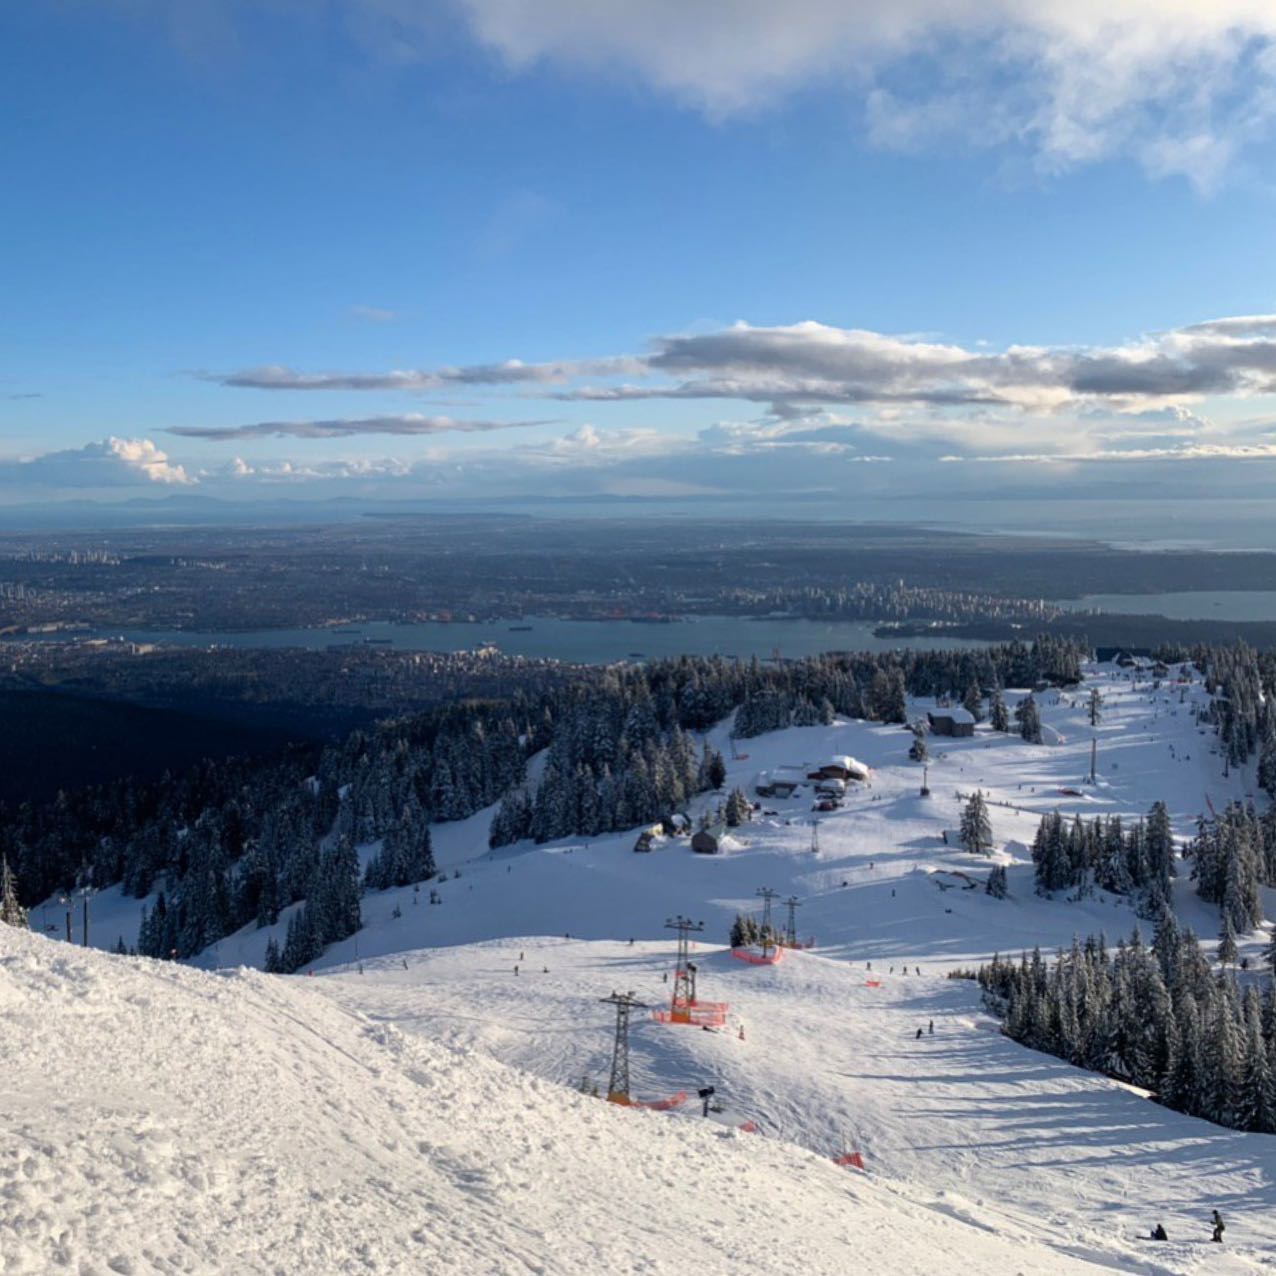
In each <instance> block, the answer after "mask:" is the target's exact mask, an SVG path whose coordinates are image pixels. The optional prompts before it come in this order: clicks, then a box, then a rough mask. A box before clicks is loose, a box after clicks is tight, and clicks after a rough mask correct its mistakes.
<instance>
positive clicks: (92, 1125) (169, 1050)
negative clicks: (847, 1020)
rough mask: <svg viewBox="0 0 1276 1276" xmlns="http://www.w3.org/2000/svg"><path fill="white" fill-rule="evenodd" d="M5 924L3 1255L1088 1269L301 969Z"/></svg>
mask: <svg viewBox="0 0 1276 1276" xmlns="http://www.w3.org/2000/svg"><path fill="white" fill-rule="evenodd" d="M0 931H2V932H3V933H0V1010H2V1011H3V1014H2V1015H0V1057H3V1058H4V1059H5V1061H6V1069H5V1084H4V1086H3V1087H2V1088H0V1130H3V1132H4V1133H3V1136H2V1137H0V1233H2V1234H3V1237H4V1241H3V1246H2V1248H0V1253H2V1255H3V1270H4V1272H5V1273H6V1276H18V1274H21V1276H47V1273H49V1272H53V1271H74V1272H77V1273H82V1274H85V1276H87V1274H88V1273H102V1274H103V1276H105V1274H106V1273H119V1274H120V1276H143V1274H144V1273H176V1272H183V1273H203V1272H210V1273H211V1272H215V1273H231V1272H233V1273H236V1274H239V1273H245V1274H248V1273H307V1274H314V1273H325V1274H326V1273H333V1274H336V1273H345V1272H359V1273H420V1272H425V1271H428V1272H445V1273H457V1274H458V1276H459V1274H462V1273H463V1274H464V1276H475V1274H476V1273H489V1274H493V1276H495V1274H497V1273H500V1274H504V1273H513V1272H542V1273H546V1274H547V1276H548V1274H549V1273H553V1274H554V1276H568V1274H570V1273H581V1274H582V1276H584V1274H589V1276H595V1274H596V1273H598V1272H603V1271H611V1272H617V1273H621V1272H645V1273H655V1272H675V1271H695V1272H703V1273H727V1272H734V1271H740V1270H750V1271H756V1272H775V1273H779V1272H791V1271H794V1270H797V1271H802V1272H808V1273H830V1276H831V1274H832V1273H843V1272H845V1271H846V1270H847V1264H848V1263H849V1262H852V1261H854V1263H855V1264H856V1265H857V1266H858V1265H861V1264H863V1265H865V1266H867V1267H869V1268H870V1269H872V1270H877V1271H889V1272H917V1273H922V1272H934V1271H956V1270H959V1269H967V1270H976V1271H979V1272H984V1273H1006V1274H1007V1276H1010V1274H1011V1273H1047V1272H1050V1273H1073V1272H1076V1273H1082V1272H1088V1271H1096V1272H1097V1271H1099V1270H1101V1268H1100V1267H1098V1266H1095V1265H1093V1264H1090V1263H1087V1262H1084V1261H1081V1260H1072V1259H1068V1258H1064V1257H1061V1256H1059V1255H1057V1254H1056V1253H1053V1252H1051V1251H1049V1250H1046V1249H1044V1248H1042V1247H1041V1246H1040V1245H1038V1244H1036V1243H1035V1242H1034V1241H1033V1240H1032V1239H1031V1238H1028V1237H1024V1236H1021V1235H1017V1234H1006V1235H998V1234H996V1233H995V1232H993V1231H991V1230H989V1229H988V1228H987V1227H986V1226H983V1225H980V1224H978V1223H974V1222H968V1221H965V1220H964V1219H963V1218H962V1217H960V1216H959V1215H960V1212H957V1213H954V1212H951V1211H949V1212H945V1211H944V1210H942V1209H932V1208H928V1207H927V1206H926V1204H925V1203H923V1202H922V1201H919V1200H916V1199H913V1198H912V1197H910V1196H909V1195H908V1194H907V1193H905V1192H902V1191H900V1190H897V1189H895V1188H892V1187H879V1186H877V1185H875V1184H874V1183H873V1182H872V1181H871V1180H868V1179H866V1178H864V1177H863V1176H860V1175H857V1174H855V1173H854V1172H852V1171H848V1170H845V1169H841V1168H839V1167H837V1166H834V1165H832V1164H831V1163H829V1162H828V1161H827V1160H826V1159H824V1158H821V1157H817V1156H815V1155H812V1154H810V1153H807V1152H804V1151H802V1150H800V1149H797V1148H795V1147H792V1146H790V1145H788V1144H785V1143H783V1142H780V1141H776V1140H772V1139H759V1138H755V1137H751V1136H748V1135H743V1134H739V1133H735V1132H728V1131H724V1130H721V1129H718V1128H709V1127H706V1126H705V1125H703V1124H697V1123H693V1122H688V1121H673V1120H670V1119H668V1118H666V1117H663V1116H658V1115H655V1114H647V1113H636V1112H626V1111H623V1110H621V1109H617V1108H613V1107H611V1106H610V1105H607V1104H604V1103H600V1102H598V1101H596V1100H593V1099H589V1098H585V1097H583V1096H580V1095H574V1094H572V1093H570V1092H569V1091H567V1090H564V1089H562V1088H561V1087H558V1086H554V1085H549V1084H546V1083H545V1082H543V1081H539V1080H537V1079H535V1078H534V1077H530V1076H527V1075H526V1074H523V1073H520V1072H517V1071H514V1070H512V1069H510V1068H508V1067H506V1066H504V1065H502V1064H500V1063H498V1062H495V1061H494V1060H492V1059H490V1058H488V1057H487V1056H486V1055H485V1054H484V1053H482V1052H481V1051H478V1050H475V1049H473V1048H465V1049H454V1048H451V1047H450V1046H448V1045H447V1044H440V1043H435V1042H432V1041H429V1040H427V1039H425V1038H423V1037H420V1036H417V1035H409V1034H404V1033H401V1032H399V1031H397V1030H396V1029H395V1028H394V1027H392V1026H385V1025H380V1024H377V1023H375V1022H373V1021H371V1020H369V1019H368V1018H366V1017H364V1016H363V1015H361V1014H359V1013H355V1012H350V1011H348V1010H345V1009H342V1008H341V1007H339V1006H338V1005H337V1004H336V1003H335V1002H334V1001H333V1000H331V999H330V998H328V997H326V996H324V995H322V993H321V992H320V991H319V990H318V989H317V988H316V987H315V986H314V984H313V983H311V981H308V980H304V979H283V978H277V977H267V976H263V975H259V974H254V973H250V972H244V971H241V972H235V973H226V974H221V975H210V974H205V973H202V972H199V971H193V970H189V969H186V968H184V967H179V966H170V965H162V964H159V963H155V962H151V961H147V960H144V959H129V958H118V957H112V956H109V955H104V954H100V953H94V952H85V951H82V950H74V949H70V948H68V947H65V946H62V945H59V944H55V943H53V942H51V941H49V940H46V939H43V938H41V937H39V936H35V935H28V934H24V933H20V932H17V931H11V930H9V929H8V928H0ZM325 982H326V981H325Z"/></svg>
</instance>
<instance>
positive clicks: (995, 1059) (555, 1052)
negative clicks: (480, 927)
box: [313, 938, 1276, 1273]
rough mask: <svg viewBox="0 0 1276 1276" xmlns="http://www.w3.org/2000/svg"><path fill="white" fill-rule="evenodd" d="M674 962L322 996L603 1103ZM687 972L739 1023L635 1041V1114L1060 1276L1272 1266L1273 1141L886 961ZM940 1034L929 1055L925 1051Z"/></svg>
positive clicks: (433, 981)
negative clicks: (661, 1108)
mask: <svg viewBox="0 0 1276 1276" xmlns="http://www.w3.org/2000/svg"><path fill="white" fill-rule="evenodd" d="M520 956H521V957H522V958H523V960H522V961H520V960H519V959H520ZM674 957H675V945H674V942H673V941H672V940H669V941H652V942H638V941H636V942H635V944H634V945H633V946H632V947H631V946H630V945H629V943H628V941H623V942H619V943H618V942H616V941H593V942H590V941H578V940H564V939H561V938H558V939H532V938H528V939H517V940H514V941H492V942H488V943H483V944H476V945H471V946H465V947H458V948H446V949H430V950H426V951H422V952H417V953H412V954H409V955H406V956H401V957H386V958H380V959H376V960H373V961H371V962H365V963H364V966H363V971H362V973H359V971H358V968H346V969H344V970H339V971H336V972H333V973H332V974H331V975H330V976H329V977H325V978H321V979H316V980H314V981H313V983H314V984H315V985H316V986H317V987H318V988H319V989H320V990H321V991H324V992H327V993H328V994H329V995H330V996H332V997H334V998H335V999H336V1000H337V1002H338V1003H339V1004H341V1005H343V1006H346V1007H348V1008H350V1009H352V1010H358V1011H359V1012H361V1013H365V1014H368V1015H369V1016H371V1017H372V1018H373V1019H374V1020H376V1021H378V1022H381V1023H385V1024H390V1025H393V1026H394V1027H396V1028H399V1029H401V1030H402V1031H404V1032H405V1033H410V1034H415V1035H418V1036H420V1037H421V1038H422V1039H425V1040H430V1041H438V1042H443V1043H446V1044H448V1045H451V1046H454V1047H456V1048H458V1049H465V1050H469V1049H473V1050H477V1051H480V1052H482V1053H484V1054H491V1055H493V1056H495V1057H497V1058H500V1059H502V1060H504V1061H506V1062H508V1063H511V1064H513V1065H515V1066H517V1067H519V1068H521V1069H524V1070H526V1071H528V1072H532V1073H535V1074H536V1075H538V1076H542V1077H545V1078H547V1079H550V1080H553V1081H557V1082H559V1083H561V1084H562V1085H563V1086H564V1087H579V1086H580V1085H581V1082H582V1079H583V1078H586V1077H587V1078H589V1080H590V1081H592V1082H593V1083H595V1084H596V1085H598V1087H599V1088H600V1089H601V1090H602V1091H604V1092H605V1090H606V1087H607V1080H608V1066H609V1060H610V1049H611V1031H612V1022H613V1021H612V1011H611V1007H609V1006H606V1005H603V1004H600V1002H599V998H602V997H605V996H607V994H608V993H609V992H611V991H612V990H613V989H619V990H632V991H633V992H634V993H635V994H636V995H637V996H638V997H639V998H640V999H642V1000H643V1001H645V1002H647V1003H648V1004H650V1005H652V1006H656V1005H661V1004H666V1005H667V1003H668V999H669V995H670V984H669V983H666V982H664V981H663V978H662V977H663V976H664V975H666V974H667V973H669V972H671V971H672V967H673V964H674ZM692 959H693V960H694V961H695V962H696V963H697V965H698V967H699V976H698V977H699V990H700V996H701V997H702V998H705V999H708V1000H713V1001H725V1002H727V1003H729V1005H730V1012H729V1017H728V1024H727V1027H726V1028H725V1029H724V1030H722V1031H712V1032H710V1031H704V1030H702V1029H698V1028H694V1027H685V1026H679V1025H667V1024H660V1023H656V1022H653V1021H652V1019H651V1017H650V1015H649V1014H643V1015H637V1016H636V1018H635V1022H634V1028H633V1030H632V1033H631V1053H632V1064H631V1068H632V1075H633V1085H632V1091H631V1093H632V1094H633V1097H634V1098H635V1099H637V1100H639V1101H647V1102H650V1101H652V1100H657V1099H661V1098H665V1097H667V1096H670V1095H673V1094H676V1093H678V1092H679V1091H687V1092H688V1093H689V1094H690V1096H691V1097H690V1099H689V1101H688V1102H687V1104H686V1105H684V1106H683V1107H682V1108H680V1109H679V1110H678V1111H677V1112H676V1113H674V1114H671V1115H669V1116H666V1117H664V1118H663V1119H664V1120H665V1121H666V1122H667V1123H669V1124H671V1125H679V1126H684V1125H693V1126H698V1125H703V1124H711V1123H712V1121H718V1122H723V1123H726V1124H728V1125H730V1126H731V1127H733V1128H734V1127H738V1126H740V1125H741V1124H743V1123H746V1122H753V1123H755V1124H756V1126H757V1127H758V1134H750V1135H747V1136H745V1137H747V1138H749V1139H752V1140H755V1141H756V1142H758V1143H766V1142H771V1141H777V1140H778V1141H783V1142H786V1143H794V1144H797V1145H799V1146H802V1147H804V1148H807V1149H809V1150H810V1151H812V1152H813V1153H815V1154H817V1155H819V1156H821V1157H824V1158H828V1159H830V1160H831V1158H833V1157H835V1156H837V1155H839V1154H842V1153H845V1152H850V1151H858V1152H860V1153H861V1154H862V1155H863V1157H864V1160H865V1166H866V1170H867V1177H868V1179H869V1180H870V1181H871V1182H873V1183H874V1184H876V1185H878V1186H879V1187H880V1188H881V1189H882V1190H883V1191H886V1192H888V1193H889V1194H891V1195H892V1196H894V1197H897V1198H898V1199H901V1200H907V1201H909V1202H910V1203H913V1204H920V1205H924V1206H925V1207H926V1208H928V1209H929V1210H931V1211H933V1212H935V1213H937V1214H940V1215H942V1216H945V1217H951V1218H954V1219H958V1220H961V1221H963V1222H966V1223H969V1224H970V1225H972V1226H975V1227H978V1228H980V1229H981V1230H982V1231H984V1232H986V1233H987V1234H988V1235H993V1236H998V1237H1002V1238H1006V1239H1014V1240H1015V1241H1017V1242H1021V1243H1025V1244H1027V1243H1032V1244H1038V1245H1042V1246H1046V1247H1048V1248H1049V1249H1050V1251H1051V1253H1052V1254H1053V1255H1054V1256H1055V1258H1054V1259H1053V1260H1052V1261H1057V1262H1058V1264H1059V1266H1058V1270H1060V1271H1063V1270H1066V1263H1067V1261H1068V1260H1072V1259H1084V1260H1086V1261H1089V1262H1093V1263H1096V1264H1099V1265H1103V1266H1107V1267H1109V1268H1114V1269H1116V1270H1118V1271H1128V1272H1135V1271H1137V1272H1207V1271H1208V1272H1219V1273H1227V1272H1253V1271H1259V1270H1271V1267H1272V1265H1273V1264H1276V1139H1273V1138H1271V1137H1270V1136H1264V1135H1248V1134H1241V1133H1237V1132H1235V1131H1230V1130H1224V1129H1221V1128H1219V1127H1217V1126H1212V1125H1210V1124H1208V1123H1206V1122H1203V1121H1199V1120H1195V1119H1193V1118H1191V1117H1186V1116H1182V1115H1180V1114H1178V1113H1174V1112H1169V1111H1167V1110H1166V1109H1164V1108H1161V1107H1159V1106H1157V1105H1156V1104H1153V1103H1152V1102H1150V1101H1149V1100H1148V1099H1147V1098H1145V1097H1144V1096H1142V1095H1141V1094H1140V1093H1138V1092H1136V1091H1133V1090H1131V1089H1130V1088H1129V1087H1125V1086H1122V1085H1119V1084H1117V1083H1115V1082H1112V1081H1109V1080H1107V1079H1106V1078H1104V1077H1101V1076H1098V1075H1097V1074H1094V1073H1089V1072H1085V1071H1082V1070H1080V1069H1077V1068H1073V1067H1070V1066H1069V1065H1068V1064H1066V1063H1064V1062H1062V1061H1061V1060H1058V1059H1055V1058H1053V1057H1051V1056H1048V1055H1043V1054H1038V1053H1036V1052H1033V1051H1030V1050H1026V1049H1024V1048H1023V1047H1022V1046H1020V1045H1018V1044H1016V1043H1015V1042H1012V1041H1010V1040H1009V1039H1008V1038H1005V1037H1003V1036H1001V1035H1000V1032H999V1025H998V1024H997V1023H995V1022H994V1021H993V1020H992V1019H991V1018H990V1017H989V1016H988V1015H987V1014H985V1013H984V1012H983V1011H982V1009H981V1008H980V1004H979V997H978V989H977V987H976V986H975V985H973V984H971V983H969V982H968V981H964V980H960V981H959V980H949V979H945V978H939V977H936V976H933V975H926V974H923V975H921V976H918V975H916V974H909V975H907V976H905V975H903V974H901V973H900V972H899V969H898V968H897V970H896V974H895V975H891V974H889V973H888V972H887V971H886V970H882V971H879V970H878V969H877V966H878V963H877V962H874V971H873V972H872V974H871V975H870V974H869V972H867V971H865V969H864V967H863V965H862V964H861V963H856V964H852V963H848V962H845V961H841V960H836V959H830V958H827V957H822V956H819V955H817V954H812V953H804V952H794V953H788V954H786V956H785V958H784V960H783V961H782V962H781V963H780V964H779V965H777V966H772V967H756V966H746V965H744V964H742V963H740V962H738V961H734V960H732V959H731V957H730V955H729V952H728V951H727V950H724V949H723V948H722V947H721V946H716V945H715V946H709V945H701V946H700V947H699V948H698V949H697V951H696V952H694V953H693V954H692ZM515 962H518V964H519V967H520V973H519V974H518V976H515V975H514V974H513V966H514V963H515ZM669 978H670V979H672V974H669ZM870 980H873V981H875V982H877V983H878V984H880V986H879V987H871V986H869V981H870ZM932 1021H933V1023H934V1035H930V1034H929V1033H928V1032H926V1031H925V1030H926V1029H927V1027H928V1025H929V1024H930V1023H931V1022H932ZM741 1027H743V1029H744V1037H743V1039H742V1038H741V1036H740V1029H741ZM919 1027H920V1028H921V1029H922V1030H923V1036H922V1038H921V1039H920V1040H919V1039H918V1038H917V1037H916V1031H917V1029H918V1028H919ZM702 1086H713V1087H714V1088H715V1089H716V1091H717V1094H716V1096H715V1099H716V1101H719V1102H721V1103H722V1105H723V1107H724V1111H723V1112H722V1113H720V1114H717V1115H716V1116H715V1117H714V1118H712V1119H711V1122H705V1121H704V1120H703V1118H702V1117H701V1115H700V1106H699V1104H698V1102H697V1101H696V1091H697V1090H698V1089H699V1088H700V1087H702ZM692 1190H693V1191H694V1192H695V1193H696V1194H698V1193H699V1191H700V1188H699V1185H695V1186H694V1187H693V1189H692ZM1214 1207H1217V1208H1219V1209H1220V1210H1221V1211H1222V1212H1223V1214H1224V1216H1225V1217H1226V1218H1227V1220H1228V1233H1227V1235H1228V1242H1229V1243H1228V1245H1227V1247H1226V1249H1225V1250H1224V1251H1220V1249H1219V1247H1218V1246H1210V1245H1208V1244H1205V1243H1204V1242H1207V1241H1208V1237H1209V1228H1208V1226H1207V1221H1208V1214H1209V1210H1210V1209H1211V1208H1214ZM1156 1222H1162V1223H1164V1225H1165V1227H1166V1229H1167V1231H1168V1233H1169V1235H1170V1237H1171V1241H1170V1243H1169V1244H1166V1245H1158V1246H1155V1247H1153V1250H1152V1252H1149V1245H1150V1242H1147V1241H1143V1240H1140V1239H1138V1237H1140V1236H1146V1235H1147V1233H1148V1231H1149V1230H1150V1229H1151V1227H1152V1226H1153V1225H1154V1224H1155V1223H1156ZM883 1270H885V1271H887V1272H899V1271H911V1270H913V1269H912V1268H911V1267H910V1266H908V1265H906V1264H905V1265H887V1266H886V1267H885V1268H884V1269H883ZM923 1270H927V1271H945V1270H950V1269H948V1268H945V1267H944V1265H943V1264H942V1263H935V1264H932V1265H931V1266H929V1267H927V1268H924V1269H923Z"/></svg>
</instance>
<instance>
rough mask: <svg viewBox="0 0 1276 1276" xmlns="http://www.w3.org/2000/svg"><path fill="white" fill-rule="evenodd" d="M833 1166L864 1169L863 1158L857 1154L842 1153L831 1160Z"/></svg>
mask: <svg viewBox="0 0 1276 1276" xmlns="http://www.w3.org/2000/svg"><path fill="white" fill-rule="evenodd" d="M833 1164H834V1165H853V1166H854V1167H855V1168H856V1169H857V1170H862V1169H863V1168H864V1158H863V1157H862V1156H861V1155H860V1154H859V1153H858V1152H844V1153H843V1154H842V1155H841V1156H835V1157H834V1158H833Z"/></svg>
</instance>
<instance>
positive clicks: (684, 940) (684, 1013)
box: [665, 913, 704, 1023]
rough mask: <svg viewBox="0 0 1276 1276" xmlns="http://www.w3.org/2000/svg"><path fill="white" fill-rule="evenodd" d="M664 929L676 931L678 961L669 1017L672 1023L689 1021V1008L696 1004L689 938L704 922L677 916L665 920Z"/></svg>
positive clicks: (702, 928)
mask: <svg viewBox="0 0 1276 1276" xmlns="http://www.w3.org/2000/svg"><path fill="white" fill-rule="evenodd" d="M665 929H666V930H676V931H677V932H678V961H677V965H676V966H675V967H674V972H673V999H672V1000H671V1001H670V1003H669V1014H670V1018H671V1020H672V1021H673V1022H674V1023H690V1022H691V1008H692V1006H694V1005H695V1004H696V983H695V967H694V966H692V964H691V939H690V937H691V936H692V935H695V934H699V933H700V932H701V931H703V930H704V922H693V921H691V919H690V918H687V917H683V915H682V914H681V913H679V914H678V916H677V917H672V918H670V919H669V920H668V921H667V922H665Z"/></svg>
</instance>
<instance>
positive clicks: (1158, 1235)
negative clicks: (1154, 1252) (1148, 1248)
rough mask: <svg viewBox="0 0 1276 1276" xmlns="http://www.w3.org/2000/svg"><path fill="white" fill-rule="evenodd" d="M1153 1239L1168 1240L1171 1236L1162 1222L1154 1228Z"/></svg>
mask: <svg viewBox="0 0 1276 1276" xmlns="http://www.w3.org/2000/svg"><path fill="white" fill-rule="evenodd" d="M1152 1239H1153V1240H1154V1241H1168V1240H1169V1239H1170V1238H1169V1236H1168V1235H1167V1234H1166V1231H1165V1228H1164V1227H1163V1226H1162V1225H1161V1224H1160V1223H1158V1224H1157V1225H1156V1226H1155V1227H1154V1228H1153V1229H1152Z"/></svg>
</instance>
